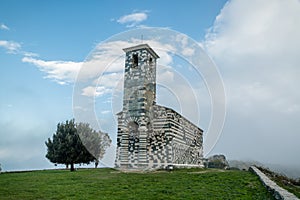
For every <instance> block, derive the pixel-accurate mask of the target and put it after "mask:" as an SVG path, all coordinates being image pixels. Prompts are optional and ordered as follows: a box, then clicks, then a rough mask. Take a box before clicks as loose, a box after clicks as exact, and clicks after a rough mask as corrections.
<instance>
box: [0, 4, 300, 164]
mask: <svg viewBox="0 0 300 200" xmlns="http://www.w3.org/2000/svg"><path fill="white" fill-rule="evenodd" d="M0 5H1V6H0V7H1V12H0V77H1V79H0V84H1V91H2V92H1V98H0V113H1V115H0V125H1V127H2V130H1V132H0V137H1V140H0V163H1V164H2V168H3V169H4V170H15V169H16V170H18V169H33V168H34V169H35V168H49V167H53V165H52V164H51V163H49V162H48V161H47V160H46V159H45V157H44V155H45V153H46V148H45V144H44V141H45V140H46V139H47V138H48V137H51V135H52V134H53V133H54V131H55V128H56V124H57V123H58V122H61V121H65V120H67V119H70V118H72V117H73V86H74V82H75V78H76V75H77V72H78V69H79V68H80V66H81V65H82V64H83V61H84V60H85V59H86V58H87V57H88V55H91V54H93V52H95V51H94V49H95V48H97V45H98V43H100V42H102V41H105V40H107V39H108V38H111V37H112V36H113V35H115V34H118V33H122V32H124V31H128V30H132V29H134V28H138V27H164V28H170V29H173V30H176V31H178V32H181V33H183V34H186V35H187V36H189V37H190V38H192V39H194V40H195V41H197V42H198V43H199V45H201V46H202V47H203V49H204V51H205V52H206V53H207V54H208V55H209V56H210V57H211V58H212V59H213V61H214V63H215V64H216V66H217V67H218V70H219V72H220V74H221V76H222V78H223V81H224V86H225V89H226V97H227V98H226V101H227V113H226V121H225V125H224V129H223V132H222V134H221V137H220V139H219V141H218V143H217V145H216V146H215V148H214V149H213V151H212V152H211V153H212V154H213V153H223V154H225V155H227V156H228V157H229V158H230V159H251V160H258V161H261V162H265V163H276V164H285V165H290V166H296V167H299V166H300V163H299V161H296V160H295V159H293V158H295V157H296V156H297V155H299V153H300V148H299V145H298V143H297V142H296V141H299V140H300V136H299V130H300V127H299V125H298V121H297V119H299V117H300V105H299V102H300V94H299V89H298V86H299V74H300V71H299V67H298V63H299V61H300V60H299V58H298V57H299V56H298V55H297V52H299V50H300V43H299V38H298V37H299V35H300V28H299V27H300V26H299V22H298V20H297V19H298V18H299V17H300V16H299V13H300V5H299V1H296V0H294V1H293V0H292V1H288V2H281V1H277V0H274V1H271V0H270V1H264V2H260V1H251V2H243V1H239V0H232V1H228V2H227V1H221V0H213V1H187V2H185V3H172V2H170V1H146V2H142V1H77V2H74V1H15V0H9V1H4V0H1V1H0ZM161 53H162V55H165V57H163V56H161V57H163V58H161V61H160V62H161V64H162V65H165V66H168V67H170V68H172V69H175V70H177V71H178V72H179V73H181V74H185V72H184V71H185V68H184V67H181V68H180V66H182V65H186V63H184V62H182V61H180V59H176V58H171V61H170V60H169V61H168V60H167V59H166V57H167V58H168V56H169V54H164V52H161ZM120 62H121V63H122V60H120ZM121 68H122V66H121ZM166 71H168V70H166ZM113 73H116V74H110V76H107V77H106V78H108V79H109V80H115V79H114V78H115V77H118V75H120V71H113ZM168 74H172V75H173V74H174V70H173V71H172V70H169V71H168V73H165V74H164V75H168ZM191 74H192V73H190V74H187V77H189V78H188V79H189V80H190V81H191V80H193V79H192V75H191ZM113 76H114V77H113ZM199 80H201V78H199ZM201 84H202V83H199V85H201ZM100 86H103V87H102V90H101V91H100V90H99V91H98V90H97V92H98V93H97V96H98V97H97V102H96V109H97V110H99V113H98V115H101V114H103V116H107V115H105V113H106V111H107V110H108V109H109V107H107V106H108V105H106V104H105V99H103V98H105V97H106V96H105V95H103V96H102V95H101V94H100V93H101V92H104V91H111V88H110V87H109V86H108V85H105V84H103V85H101V84H100ZM192 87H193V88H197V84H196V83H194V84H192ZM199 88H200V89H199V90H201V88H202V86H199ZM85 91H86V92H87V90H85ZM203 91H205V89H203ZM206 92H207V91H206ZM200 93H201V92H200ZM201 94H202V93H201ZM201 94H200V95H199V96H200V97H203V98H204V99H205V98H208V97H209V96H208V95H207V94H206V95H203V96H202V95H201ZM159 100H160V103H162V104H166V103H167V102H165V101H164V97H163V96H161V97H160V99H159ZM170 103H171V107H173V104H172V102H170ZM206 105H207V104H206V101H204V103H203V104H201V105H200V108H201V109H202V110H204V111H203V112H202V113H203V117H201V122H200V123H199V125H200V126H201V127H203V128H204V129H207V127H208V124H209V118H210V114H209V113H208V110H209V109H207V108H206ZM210 106H211V105H208V107H209V108H210ZM174 107H175V108H176V103H174ZM187 109H188V108H187ZM187 116H188V117H189V116H193V115H192V114H191V115H189V113H187ZM104 118H105V117H104ZM107 118H109V117H107ZM191 120H193V119H191ZM105 129H106V130H105V131H108V132H109V131H113V128H111V129H109V128H105ZM112 136H113V134H112Z"/></svg>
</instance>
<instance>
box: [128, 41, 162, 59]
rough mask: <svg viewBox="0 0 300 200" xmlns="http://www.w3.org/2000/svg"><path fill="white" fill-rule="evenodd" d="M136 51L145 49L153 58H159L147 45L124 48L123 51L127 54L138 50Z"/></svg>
mask: <svg viewBox="0 0 300 200" xmlns="http://www.w3.org/2000/svg"><path fill="white" fill-rule="evenodd" d="M138 49H147V50H148V51H149V52H150V53H151V54H152V56H154V57H155V58H159V56H158V55H157V54H156V53H155V51H154V50H153V49H152V48H151V47H150V46H149V45H148V44H139V45H136V46H132V47H128V48H124V49H123V51H125V52H128V51H134V50H138Z"/></svg>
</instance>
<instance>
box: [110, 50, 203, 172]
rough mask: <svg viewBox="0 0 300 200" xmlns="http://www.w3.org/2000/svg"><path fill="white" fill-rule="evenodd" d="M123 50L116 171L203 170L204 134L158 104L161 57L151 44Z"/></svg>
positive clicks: (170, 110)
mask: <svg viewBox="0 0 300 200" xmlns="http://www.w3.org/2000/svg"><path fill="white" fill-rule="evenodd" d="M123 50H124V51H125V53H126V57H125V73H124V93H123V110H122V111H121V112H119V113H118V114H117V118H118V135H117V152H116V160H115V166H116V168H120V169H137V170H151V169H159V168H166V167H170V166H177V167H184V166H189V167H191V166H193V167H201V166H203V161H202V160H203V130H202V129H200V128H199V127H197V126H196V125H194V124H193V123H191V122H190V121H189V120H187V119H186V118H185V117H183V116H181V115H180V114H179V113H177V112H176V111H174V110H173V109H171V108H167V107H164V106H160V105H157V104H156V61H157V59H158V58H159V56H158V55H157V54H156V53H155V52H154V50H153V49H152V48H151V47H150V46H149V45H148V44H140V45H137V46H133V47H129V48H125V49H123Z"/></svg>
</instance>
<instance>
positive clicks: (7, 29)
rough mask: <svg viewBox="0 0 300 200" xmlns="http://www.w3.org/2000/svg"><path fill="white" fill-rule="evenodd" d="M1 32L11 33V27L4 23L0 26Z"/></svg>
mask: <svg viewBox="0 0 300 200" xmlns="http://www.w3.org/2000/svg"><path fill="white" fill-rule="evenodd" d="M0 30H6V31H9V27H8V26H6V25H5V24H3V23H2V24H0Z"/></svg>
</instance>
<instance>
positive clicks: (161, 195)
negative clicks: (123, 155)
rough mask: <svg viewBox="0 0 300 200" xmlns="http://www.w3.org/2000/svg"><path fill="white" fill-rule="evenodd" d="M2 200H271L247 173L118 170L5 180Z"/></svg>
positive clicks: (5, 175)
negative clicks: (124, 171) (126, 171)
mask: <svg viewBox="0 0 300 200" xmlns="http://www.w3.org/2000/svg"><path fill="white" fill-rule="evenodd" d="M0 199H272V196H271V195H270V194H269V193H268V192H267V190H266V189H265V188H264V187H263V185H262V184H261V183H260V181H259V179H258V177H257V176H255V175H254V174H251V173H250V172H246V171H218V170H203V169H181V170H175V171H172V172H166V171H157V172H151V173H150V172H149V173H123V172H119V171H116V170H113V169H79V170H78V171H76V172H69V171H66V170H46V171H33V172H22V173H3V174H0Z"/></svg>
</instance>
